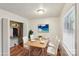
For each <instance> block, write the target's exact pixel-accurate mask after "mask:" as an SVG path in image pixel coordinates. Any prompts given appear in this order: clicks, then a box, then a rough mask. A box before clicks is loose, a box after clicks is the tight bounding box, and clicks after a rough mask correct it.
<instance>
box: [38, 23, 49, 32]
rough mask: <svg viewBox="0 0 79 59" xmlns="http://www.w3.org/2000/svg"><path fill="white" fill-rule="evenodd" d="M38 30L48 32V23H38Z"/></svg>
mask: <svg viewBox="0 0 79 59" xmlns="http://www.w3.org/2000/svg"><path fill="white" fill-rule="evenodd" d="M38 32H41V33H48V32H49V24H39V25H38Z"/></svg>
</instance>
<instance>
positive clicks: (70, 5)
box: [60, 3, 74, 55]
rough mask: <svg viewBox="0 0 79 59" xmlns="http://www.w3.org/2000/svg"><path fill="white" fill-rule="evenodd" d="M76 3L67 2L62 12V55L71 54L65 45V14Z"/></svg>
mask: <svg viewBox="0 0 79 59" xmlns="http://www.w3.org/2000/svg"><path fill="white" fill-rule="evenodd" d="M73 5H74V4H72V3H69V4H68V3H67V4H65V6H64V8H63V10H62V13H61V16H60V21H61V37H62V47H61V48H62V55H70V53H69V51H68V48H67V47H66V46H65V45H64V43H63V37H64V36H63V35H64V34H63V33H64V28H63V27H64V16H65V15H66V14H67V12H68V11H69V9H70V8H71V7H72V6H73Z"/></svg>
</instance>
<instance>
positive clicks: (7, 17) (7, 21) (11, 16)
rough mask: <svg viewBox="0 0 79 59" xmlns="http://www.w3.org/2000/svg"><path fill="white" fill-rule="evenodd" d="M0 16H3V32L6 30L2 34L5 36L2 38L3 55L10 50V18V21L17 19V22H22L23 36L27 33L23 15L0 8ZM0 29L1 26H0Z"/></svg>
mask: <svg viewBox="0 0 79 59" xmlns="http://www.w3.org/2000/svg"><path fill="white" fill-rule="evenodd" d="M0 17H1V18H3V20H4V23H5V24H4V28H3V29H6V30H4V32H5V31H7V32H5V35H4V37H5V38H4V39H3V41H4V42H3V43H4V46H3V50H4V51H6V53H5V52H4V55H10V54H9V52H10V50H9V48H10V26H9V25H10V21H11V20H12V21H17V22H21V23H23V24H24V26H23V36H26V35H27V33H28V20H27V19H25V18H23V17H20V16H18V15H16V14H13V13H11V12H8V11H5V10H2V9H0ZM5 27H8V28H5ZM0 30H1V28H0ZM7 36H8V37H7ZM7 43H8V44H7Z"/></svg>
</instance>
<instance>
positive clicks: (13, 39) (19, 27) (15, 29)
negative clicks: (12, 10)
mask: <svg viewBox="0 0 79 59" xmlns="http://www.w3.org/2000/svg"><path fill="white" fill-rule="evenodd" d="M22 38H23V23H20V22H15V21H10V48H12V47H14V46H15V45H19V44H22V45H23V39H22Z"/></svg>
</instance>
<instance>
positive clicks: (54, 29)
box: [30, 17, 60, 41]
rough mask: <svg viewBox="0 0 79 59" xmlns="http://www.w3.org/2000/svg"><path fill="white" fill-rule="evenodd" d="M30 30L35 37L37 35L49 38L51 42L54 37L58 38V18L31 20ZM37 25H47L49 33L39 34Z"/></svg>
mask: <svg viewBox="0 0 79 59" xmlns="http://www.w3.org/2000/svg"><path fill="white" fill-rule="evenodd" d="M30 23H31V26H30V27H31V29H32V30H33V31H34V34H35V37H37V36H38V35H42V36H43V37H46V38H49V39H50V40H51V41H53V40H54V39H55V36H58V37H59V38H60V20H59V17H49V18H41V19H32V20H30ZM39 24H49V32H48V33H40V32H38V25H39Z"/></svg>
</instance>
